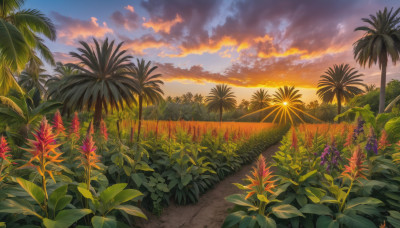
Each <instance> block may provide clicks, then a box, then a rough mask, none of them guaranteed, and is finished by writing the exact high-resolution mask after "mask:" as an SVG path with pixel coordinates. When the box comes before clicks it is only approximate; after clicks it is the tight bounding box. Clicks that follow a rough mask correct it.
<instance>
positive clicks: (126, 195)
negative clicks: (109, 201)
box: [113, 189, 143, 206]
mask: <svg viewBox="0 0 400 228" xmlns="http://www.w3.org/2000/svg"><path fill="white" fill-rule="evenodd" d="M141 195H143V194H142V193H141V192H139V191H138V190H135V189H125V190H122V191H121V192H120V193H118V194H117V195H116V196H115V197H114V202H113V205H114V206H117V205H120V204H122V203H125V202H127V201H129V200H132V199H135V198H136V197H138V196H141Z"/></svg>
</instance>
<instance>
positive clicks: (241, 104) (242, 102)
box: [239, 99, 250, 111]
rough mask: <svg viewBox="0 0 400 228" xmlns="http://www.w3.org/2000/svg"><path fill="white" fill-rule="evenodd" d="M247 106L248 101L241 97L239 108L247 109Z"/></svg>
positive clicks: (248, 104)
mask: <svg viewBox="0 0 400 228" xmlns="http://www.w3.org/2000/svg"><path fill="white" fill-rule="evenodd" d="M249 106H250V102H249V101H248V100H246V99H242V101H241V102H240V104H239V108H240V109H242V110H246V111H249Z"/></svg>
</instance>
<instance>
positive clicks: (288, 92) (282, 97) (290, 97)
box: [262, 86, 306, 124]
mask: <svg viewBox="0 0 400 228" xmlns="http://www.w3.org/2000/svg"><path fill="white" fill-rule="evenodd" d="M299 92H300V91H299V90H297V89H296V88H295V87H294V86H284V87H280V88H278V90H277V91H276V92H275V94H274V97H273V99H272V101H273V102H274V105H272V106H271V107H275V108H274V109H273V110H272V111H271V112H270V113H269V114H268V115H267V116H265V117H264V119H263V120H262V121H264V120H266V119H267V118H268V117H269V116H270V115H272V114H273V113H275V117H274V120H273V122H275V120H277V119H278V117H279V123H285V124H286V123H287V122H288V120H290V122H291V123H292V124H293V123H294V118H295V116H297V117H298V118H299V119H300V120H302V121H303V119H302V118H301V117H300V116H299V114H298V113H300V112H301V113H304V114H306V113H305V112H303V111H301V110H300V109H299V107H300V106H301V105H303V102H302V101H301V100H300V98H301V97H302V94H300V93H299Z"/></svg>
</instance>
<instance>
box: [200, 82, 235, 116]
mask: <svg viewBox="0 0 400 228" xmlns="http://www.w3.org/2000/svg"><path fill="white" fill-rule="evenodd" d="M235 98H236V96H235V95H234V94H233V92H232V87H228V86H227V85H225V84H222V85H216V86H215V87H214V88H212V89H211V92H210V93H209V95H208V96H207V97H206V102H207V108H208V110H209V111H215V112H218V111H219V121H220V122H221V123H222V112H223V111H224V110H225V111H227V110H231V109H234V108H235V106H236V99H235Z"/></svg>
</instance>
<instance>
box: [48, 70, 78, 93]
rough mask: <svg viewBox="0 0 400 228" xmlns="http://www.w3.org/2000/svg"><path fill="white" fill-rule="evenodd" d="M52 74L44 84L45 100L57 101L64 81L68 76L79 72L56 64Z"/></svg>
mask: <svg viewBox="0 0 400 228" xmlns="http://www.w3.org/2000/svg"><path fill="white" fill-rule="evenodd" d="M54 72H55V74H54V75H53V76H52V77H51V78H49V79H48V80H47V82H46V87H47V98H48V99H49V98H51V99H54V100H59V99H60V97H61V94H60V87H61V86H62V85H63V82H64V80H65V79H66V78H67V77H68V76H71V75H77V74H79V70H78V69H75V68H74V67H72V66H71V65H68V64H63V63H61V62H57V63H56V67H55V68H54Z"/></svg>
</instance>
